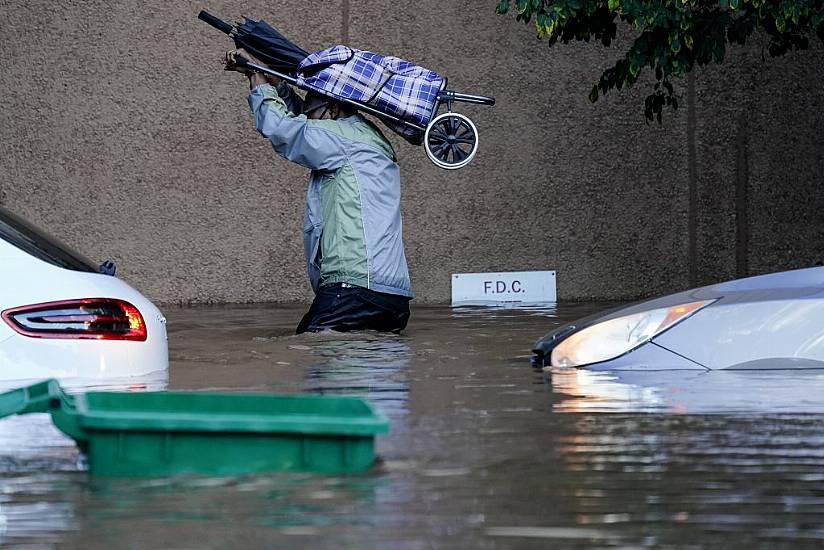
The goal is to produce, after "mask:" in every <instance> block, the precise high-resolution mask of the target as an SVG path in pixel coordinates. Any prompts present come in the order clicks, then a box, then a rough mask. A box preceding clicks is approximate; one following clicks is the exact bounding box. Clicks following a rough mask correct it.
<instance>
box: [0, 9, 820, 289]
mask: <svg viewBox="0 0 824 550" xmlns="http://www.w3.org/2000/svg"><path fill="white" fill-rule="evenodd" d="M202 8H207V9H209V10H210V11H212V12H213V13H215V14H217V15H219V16H223V17H225V18H229V19H233V18H238V17H240V16H241V15H244V14H245V15H249V16H252V17H262V18H265V19H266V20H267V21H269V22H271V23H272V24H274V25H275V26H276V27H278V28H279V29H280V30H282V31H283V32H284V34H286V35H287V36H289V37H290V38H292V39H293V40H294V41H295V42H297V43H299V44H300V45H301V46H303V47H304V48H305V49H307V50H312V49H318V48H321V47H326V46H329V45H331V44H334V43H338V42H347V43H349V44H351V45H353V46H356V47H360V48H364V49H372V50H375V51H378V52H383V53H387V54H392V55H397V56H400V57H406V58H408V59H410V60H413V61H415V62H417V63H419V64H421V65H424V66H428V67H430V68H433V69H435V70H437V71H439V72H441V73H443V74H445V75H447V76H448V77H449V80H450V88H454V89H457V90H459V91H465V92H470V93H480V94H485V95H493V96H495V97H496V99H497V100H498V104H497V105H496V106H495V107H493V108H489V107H482V106H471V105H466V104H460V105H458V106H457V107H458V110H459V111H460V112H462V113H464V114H467V115H469V116H471V117H472V119H473V120H474V121H475V123H476V125H477V126H478V129H479V134H480V139H481V149H480V151H479V153H478V156H477V157H476V159H475V160H474V161H473V162H472V163H471V164H470V165H469V166H467V167H466V168H464V169H461V170H458V171H451V172H449V171H443V170H440V169H438V168H436V167H435V166H434V165H432V164H431V163H430V162H429V161H428V160H427V159H426V157H425V155H424V153H423V150H422V149H421V148H416V147H412V146H410V145H408V144H405V143H402V142H401V140H400V139H393V141H394V143H395V144H396V147H397V149H398V152H399V156H400V158H401V165H402V170H403V214H404V224H405V225H404V232H405V241H406V247H407V256H408V259H409V263H410V269H411V272H412V277H413V286H414V290H415V291H416V294H417V296H418V299H419V300H420V301H447V300H448V297H449V284H450V277H449V276H450V274H451V273H454V272H464V271H487V270H488V271H493V270H530V269H557V270H558V273H559V276H558V290H559V296H560V297H561V298H562V299H586V298H627V297H637V296H645V295H650V294H654V293H658V292H665V291H672V290H678V289H682V288H685V287H687V286H689V285H690V284H693V283H709V282H713V281H716V280H721V279H725V278H730V277H734V276H737V275H743V274H747V273H760V272H765V271H771V270H775V269H782V268H785V267H800V266H806V265H812V264H814V263H817V262H818V261H820V260H822V259H824V238H823V237H824V219H822V214H821V213H822V211H824V208H822V207H824V198H823V197H824V195H822V193H821V184H822V176H824V150H823V149H822V145H821V136H822V135H824V113H822V110H821V106H822V103H824V89H822V87H821V85H820V83H821V82H822V80H824V79H823V78H822V77H824V63H822V61H824V49H822V48H820V47H816V48H814V49H813V50H812V51H808V52H803V53H799V54H793V55H791V56H788V57H786V58H783V59H767V60H766V61H763V60H762V59H761V49H760V47H761V45H760V44H758V43H756V44H753V45H752V46H751V47H748V48H746V49H737V50H733V51H732V52H731V54H730V56H729V58H728V62H727V63H725V64H724V65H723V66H720V67H711V68H707V69H702V70H698V71H696V73H695V75H694V78H692V79H690V81H689V82H688V81H687V79H684V81H683V82H680V83H679V94H681V96H682V99H681V109H680V110H679V111H678V112H677V113H675V114H670V115H667V117H666V119H665V123H664V125H663V126H658V125H647V124H645V123H644V121H643V117H642V114H641V109H642V98H643V96H644V95H645V93H646V89H645V87H644V86H641V85H638V86H636V88H635V89H633V90H629V91H627V92H624V93H622V94H617V93H614V94H610V95H609V96H607V98H605V99H604V100H602V101H599V102H598V103H597V104H595V105H591V104H590V103H589V102H588V101H587V99H586V95H587V93H588V91H589V89H590V87H591V84H592V82H593V81H594V80H595V79H596V78H597V77H598V76H599V75H600V72H601V71H602V70H603V69H604V68H605V67H607V66H609V65H610V64H611V62H612V60H614V58H615V56H616V55H617V52H616V51H613V50H604V49H603V48H600V47H598V46H596V45H588V44H583V45H574V46H559V47H555V48H552V49H548V48H547V46H546V44H545V43H543V42H540V41H538V40H536V39H535V37H534V33H533V31H532V30H531V29H530V28H529V27H524V26H523V25H520V24H516V22H515V21H514V19H513V18H512V17H499V16H495V15H494V13H493V8H494V2H490V3H484V2H477V1H471V0H462V1H449V2H443V1H435V0H421V1H419V2H404V3H399V2H388V1H377V2H376V1H374V0H372V1H367V0H339V1H324V2H311V3H307V2H298V1H295V0H286V1H283V2H279V3H277V6H275V5H274V4H272V3H271V2H239V3H233V2H227V1H225V0H219V1H214V2H210V3H208V4H202V3H194V2H188V1H183V2H174V3H167V2H159V1H157V0H148V1H146V2H140V3H136V2H124V1H120V2H102V1H63V2H59V3H46V2H41V1H29V2H22V1H18V0H12V1H7V2H3V3H2V5H0V29H1V30H2V32H0V51H3V52H4V54H5V55H3V56H0V203H2V204H3V205H4V206H7V207H9V208H11V209H13V210H15V211H17V212H20V213H22V214H24V215H25V216H27V217H28V218H30V219H31V220H32V221H34V222H36V223H38V224H39V225H41V226H43V227H44V228H46V229H47V230H49V231H50V232H52V233H54V234H57V235H59V236H60V237H61V238H63V240H65V241H67V242H68V243H70V244H72V245H74V246H75V247H77V248H78V249H80V250H82V251H83V252H85V253H86V254H87V255H89V256H91V257H93V258H100V259H103V258H112V259H114V260H115V261H116V262H117V263H118V266H119V269H120V271H119V274H120V275H121V276H122V277H123V278H125V279H126V280H128V281H129V282H131V283H133V284H134V285H135V286H136V287H137V288H139V289H140V290H142V291H143V292H144V293H145V294H147V295H148V296H149V297H151V298H153V299H155V300H157V301H161V302H175V301H183V302H187V301H210V302H220V301H296V300H308V299H309V298H310V292H311V291H310V289H309V287H308V283H307V282H306V277H305V273H304V266H303V258H302V248H301V235H300V232H301V216H302V208H303V198H304V193H305V182H306V179H307V174H306V173H305V171H304V170H303V169H301V168H300V167H296V166H292V165H290V164H289V163H287V162H286V161H283V160H281V159H279V158H277V157H276V156H275V155H274V153H272V151H271V149H270V148H269V146H268V144H267V143H266V142H265V141H264V140H263V139H262V138H260V136H258V135H257V133H256V132H255V131H254V129H253V127H252V122H251V119H250V116H249V114H248V108H247V106H246V101H245V79H244V78H243V77H241V76H238V75H235V74H225V73H223V72H221V70H220V69H221V66H220V64H219V59H220V58H221V56H222V53H223V51H224V50H225V49H228V48H229V47H230V43H229V41H228V39H227V38H226V37H225V36H222V35H220V34H219V33H218V32H217V31H215V30H214V29H211V28H210V27H208V26H206V25H205V24H203V23H202V22H200V21H198V20H197V19H196V15H197V13H198V11H199V10H200V9H202Z"/></svg>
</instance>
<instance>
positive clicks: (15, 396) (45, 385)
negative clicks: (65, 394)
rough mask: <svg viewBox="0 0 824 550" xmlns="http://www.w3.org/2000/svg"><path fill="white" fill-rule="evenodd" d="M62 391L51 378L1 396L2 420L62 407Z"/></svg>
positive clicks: (0, 410) (0, 411) (0, 416)
mask: <svg viewBox="0 0 824 550" xmlns="http://www.w3.org/2000/svg"><path fill="white" fill-rule="evenodd" d="M61 394H62V391H61V390H60V384H58V382H57V380H55V379H53V378H50V379H48V380H43V381H42V382H37V383H36V384H30V385H28V386H23V387H21V388H17V389H15V390H11V391H7V392H5V393H2V394H0V418H3V417H6V416H12V415H14V414H26V413H35V412H49V411H50V410H51V409H54V408H57V407H60V397H61Z"/></svg>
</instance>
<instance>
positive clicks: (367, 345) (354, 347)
mask: <svg viewBox="0 0 824 550" xmlns="http://www.w3.org/2000/svg"><path fill="white" fill-rule="evenodd" d="M318 339H319V340H320V341H319V342H317V343H314V344H313V345H312V346H310V347H311V351H312V355H314V356H317V357H318V358H319V359H318V360H316V361H315V362H313V364H312V365H310V366H309V367H308V368H307V369H306V389H307V390H308V391H310V392H312V393H319V394H340V395H356V396H359V397H365V398H367V399H369V400H370V401H373V402H375V403H376V404H377V405H378V406H379V407H380V408H381V409H382V410H384V412H386V413H387V414H391V415H392V416H397V415H399V414H401V413H403V412H405V411H406V410H407V403H408V401H409V384H408V380H407V365H408V363H409V358H410V350H409V345H408V344H407V343H406V341H405V339H404V338H403V337H400V336H394V335H373V334H370V333H355V334H351V335H349V336H348V337H346V338H342V337H341V335H334V334H324V335H321V336H319V337H318Z"/></svg>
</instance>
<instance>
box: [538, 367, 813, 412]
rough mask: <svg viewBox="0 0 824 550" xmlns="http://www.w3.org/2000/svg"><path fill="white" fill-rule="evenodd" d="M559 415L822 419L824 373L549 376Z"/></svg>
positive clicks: (554, 372) (578, 372)
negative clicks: (758, 414)
mask: <svg viewBox="0 0 824 550" xmlns="http://www.w3.org/2000/svg"><path fill="white" fill-rule="evenodd" d="M547 377H548V381H549V383H550V384H551V385H552V389H553V391H554V392H556V393H558V394H560V395H561V396H563V398H564V399H563V401H561V402H559V403H556V404H554V405H553V409H554V410H555V411H558V412H668V413H677V414H704V413H756V412H766V413H824V372H822V371H820V370H793V371H709V372H698V371H660V372H640V371H613V372H604V371H600V372H594V371H589V370H586V369H568V368H552V369H549V370H548V371H547Z"/></svg>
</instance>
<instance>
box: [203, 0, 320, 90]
mask: <svg viewBox="0 0 824 550" xmlns="http://www.w3.org/2000/svg"><path fill="white" fill-rule="evenodd" d="M198 18H199V19H201V20H202V21H205V22H207V23H209V24H210V25H212V26H213V27H215V28H217V29H219V30H221V31H223V32H225V33H226V34H228V35H229V36H230V37H231V38H232V39H233V40H234V41H235V45H236V46H237V47H238V48H243V49H245V50H247V51H248V52H249V53H250V54H252V55H254V56H255V57H257V58H258V59H260V60H261V61H263V62H264V63H266V65H268V66H269V67H270V68H271V69H273V70H275V71H279V72H284V73H287V74H290V75H293V74H294V73H295V70H296V69H297V66H298V64H299V63H300V62H301V61H303V60H304V59H306V57H307V56H308V55H309V53H308V52H306V50H304V49H302V48H300V47H299V46H297V45H295V44H294V43H293V42H292V41H291V40H289V39H288V38H286V37H285V36H283V35H282V34H281V33H279V32H278V31H277V30H275V29H274V28H273V27H272V26H270V25H269V24H268V23H266V21H263V20H262V19H261V20H260V21H255V20H254V19H248V18H245V17H244V18H243V19H244V20H243V23H242V24H240V25H235V26H232V25H230V24H228V23H226V22H224V21H222V20H221V19H218V18H217V17H215V16H213V15H211V14H209V13H207V12H206V11H201V12H200V14H199V15H198Z"/></svg>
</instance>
